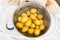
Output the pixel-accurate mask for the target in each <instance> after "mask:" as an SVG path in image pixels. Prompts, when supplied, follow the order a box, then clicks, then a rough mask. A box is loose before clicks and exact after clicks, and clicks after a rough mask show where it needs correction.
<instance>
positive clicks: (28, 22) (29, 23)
mask: <svg viewBox="0 0 60 40" xmlns="http://www.w3.org/2000/svg"><path fill="white" fill-rule="evenodd" d="M31 23H32V20H31V19H30V18H29V19H28V20H27V22H26V23H25V26H27V27H29V26H30V25H31Z"/></svg>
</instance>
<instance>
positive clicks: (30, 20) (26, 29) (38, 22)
mask: <svg viewBox="0 0 60 40" xmlns="http://www.w3.org/2000/svg"><path fill="white" fill-rule="evenodd" d="M37 11H38V10H37V9H36V8H32V9H30V10H28V11H26V13H22V14H21V16H19V17H18V22H17V23H16V27H18V28H20V29H21V31H22V32H23V33H27V34H30V35H34V36H39V35H40V34H41V31H44V29H45V25H44V22H43V15H42V14H41V13H39V14H37Z"/></svg>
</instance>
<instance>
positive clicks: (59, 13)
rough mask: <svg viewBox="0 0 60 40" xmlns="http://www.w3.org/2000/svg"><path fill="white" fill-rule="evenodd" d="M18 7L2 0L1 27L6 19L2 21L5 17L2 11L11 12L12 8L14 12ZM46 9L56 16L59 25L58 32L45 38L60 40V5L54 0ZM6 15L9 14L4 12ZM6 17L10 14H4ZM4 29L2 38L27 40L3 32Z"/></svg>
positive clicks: (0, 3)
mask: <svg viewBox="0 0 60 40" xmlns="http://www.w3.org/2000/svg"><path fill="white" fill-rule="evenodd" d="M42 1H43V0H42ZM42 1H40V3H41V4H43V6H44V2H42ZM16 7H17V6H16V5H11V4H7V0H0V27H3V26H4V24H3V26H1V25H2V24H1V23H2V22H4V21H6V20H4V21H1V19H3V18H2V12H9V11H10V10H11V11H12V12H13V11H14V10H15V9H16ZM3 9H6V10H7V11H6V10H3ZM46 9H47V10H48V12H50V13H53V14H54V15H55V16H56V18H57V20H58V26H57V30H56V33H55V34H54V35H53V36H51V37H50V38H47V39H45V40H60V31H59V30H60V23H59V22H60V7H59V6H58V4H57V3H56V2H55V1H54V0H52V5H50V6H49V7H48V8H46ZM10 14H11V13H10V12H9V15H10ZM4 15H8V14H4ZM4 17H8V16H4ZM7 20H8V18H7ZM3 30H4V29H2V28H0V40H27V39H24V38H22V39H19V38H14V37H9V35H8V34H6V33H4V32H3ZM3 33H4V34H3Z"/></svg>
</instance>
